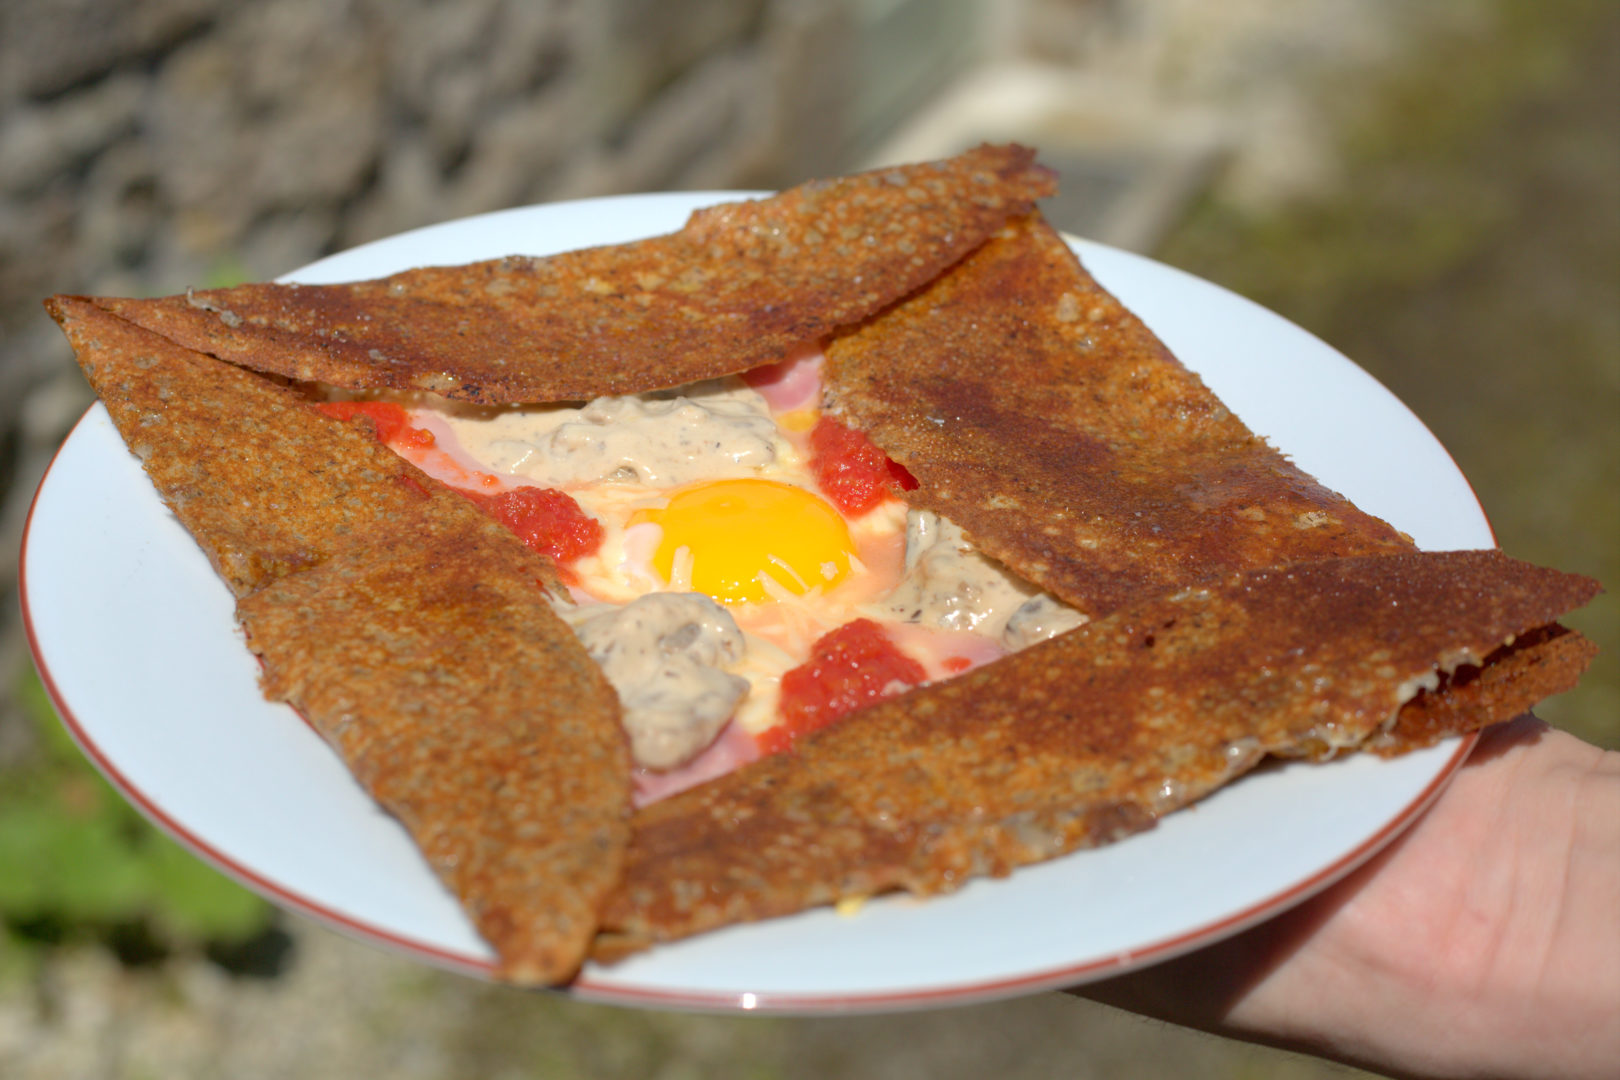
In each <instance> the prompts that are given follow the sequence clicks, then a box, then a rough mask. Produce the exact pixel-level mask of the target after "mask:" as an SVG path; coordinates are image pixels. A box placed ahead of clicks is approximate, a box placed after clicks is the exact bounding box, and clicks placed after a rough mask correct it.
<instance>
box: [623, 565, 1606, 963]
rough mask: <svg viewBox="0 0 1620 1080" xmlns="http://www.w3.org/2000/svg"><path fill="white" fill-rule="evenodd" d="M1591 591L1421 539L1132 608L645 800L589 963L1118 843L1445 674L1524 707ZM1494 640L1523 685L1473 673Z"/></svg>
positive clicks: (1418, 700)
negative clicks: (1568, 618) (1388, 550)
mask: <svg viewBox="0 0 1620 1080" xmlns="http://www.w3.org/2000/svg"><path fill="white" fill-rule="evenodd" d="M1595 592H1596V585H1595V583H1594V582H1592V581H1591V580H1590V579H1587V578H1583V577H1580V576H1578V575H1573V574H1563V573H1559V572H1557V571H1553V570H1546V569H1541V568H1538V567H1534V566H1531V565H1529V564H1527V563H1522V562H1517V561H1514V560H1512V559H1509V558H1508V557H1507V556H1504V555H1502V554H1501V553H1499V552H1494V551H1480V552H1439V553H1418V552H1409V553H1402V554H1396V555H1382V556H1366V557H1357V558H1345V559H1328V560H1320V561H1316V562H1309V563H1302V564H1298V565H1295V566H1292V567H1288V568H1285V569H1280V570H1255V571H1248V572H1244V573H1237V574H1228V575H1224V576H1221V577H1219V578H1217V579H1213V580H1210V581H1207V582H1205V583H1203V584H1201V585H1198V586H1196V587H1188V588H1182V589H1179V590H1176V591H1174V592H1170V593H1161V594H1159V595H1158V596H1156V597H1153V598H1150V599H1147V600H1143V601H1137V602H1135V603H1132V604H1129V605H1127V606H1125V607H1123V608H1120V609H1119V610H1117V611H1116V612H1115V613H1114V614H1113V615H1111V616H1109V617H1106V618H1103V619H1099V620H1096V621H1093V622H1091V623H1088V624H1087V625H1085V626H1082V627H1080V628H1079V629H1077V630H1074V631H1071V632H1070V633H1067V634H1064V635H1062V636H1060V637H1057V638H1054V639H1052V640H1050V641H1048V642H1045V643H1043V644H1040V645H1037V646H1034V647H1033V648H1030V649H1028V650H1026V651H1024V652H1020V653H1016V654H1014V655H1012V656H1009V657H1006V658H1004V659H1002V660H999V661H997V662H996V663H994V664H992V665H989V666H987V667H984V668H980V669H977V670H975V671H973V672H969V673H968V674H966V675H963V676H959V677H957V678H954V679H951V680H949V681H947V682H943V683H936V684H934V685H931V686H927V687H924V688H922V689H919V690H915V691H912V692H910V693H908V694H905V695H903V696H900V697H897V698H892V699H889V700H888V701H885V702H882V703H880V704H877V705H875V706H872V707H870V708H868V709H866V710H864V711H863V712H861V713H860V714H858V716H857V717H854V718H851V719H850V720H847V721H845V722H844V723H842V724H840V725H837V726H834V727H832V728H828V729H824V730H823V731H822V732H819V733H817V734H816V735H815V736H812V737H811V738H809V739H807V740H804V741H803V742H801V743H800V744H799V747H798V749H797V750H796V751H795V752H791V753H786V754H779V755H776V756H773V757H769V758H766V759H763V760H761V761H759V762H756V763H754V764H753V765H751V766H748V767H746V768H744V769H742V770H739V771H737V772H735V773H731V774H729V775H727V776H724V777H721V778H720V779H718V780H715V781H713V782H711V783H709V784H706V785H704V786H701V787H697V788H693V789H691V790H689V791H687V792H683V793H681V794H679V795H676V796H675V797H673V798H671V799H668V800H666V801H664V802H659V803H655V804H653V805H651V806H649V807H646V808H644V809H643V810H641V811H640V812H639V813H638V814H637V816H636V819H635V836H634V839H633V841H632V843H631V846H630V854H629V859H628V862H627V864H626V867H625V877H624V882H623V884H622V885H621V887H620V888H619V889H618V891H617V892H616V893H615V894H614V895H613V897H612V898H611V900H610V901H609V903H608V905H607V907H606V909H605V911H604V913H603V928H604V932H603V936H602V938H601V939H600V940H599V941H598V943H597V946H596V953H595V955H596V956H597V957H598V958H600V959H606V960H611V959H615V958H617V957H620V956H623V955H624V954H626V953H628V952H632V951H634V950H636V949H640V948H644V947H646V946H648V945H650V944H653V943H656V942H659V941H667V940H671V939H674V938H679V937H684V936H686V935H689V934H693V933H698V932H701V931H704V930H708V929H713V928H715V927H719V926H724V925H728V924H730V923H735V922H742V921H748V920H754V919H762V918H770V917H774V916H779V915H786V914H789V913H792V912H796V911H800V910H802V909H804V908H807V907H810V906H814V905H820V904H828V903H833V902H836V901H838V900H841V899H845V898H850V897H868V896H872V895H874V894H877V893H882V892H886V891H889V890H895V889H905V890H909V891H911V892H913V893H918V894H931V893H939V892H945V891H949V890H952V889H955V888H957V887H959V886H961V885H962V884H964V883H965V882H966V881H967V880H969V879H970V878H973V877H976V876H981V875H985V874H993V875H1002V874H1006V873H1008V872H1010V871H1011V870H1012V869H1013V868H1014V867H1017V866H1020V865H1023V864H1026V863H1032V862H1037V861H1041V860H1045V859H1050V858H1053V857H1055V856H1057V855H1060V854H1063V853H1064V852H1067V851H1071V850H1074V849H1076V848H1081V847H1088V846H1094V845H1098V844H1104V843H1108V842H1111V841H1114V840H1118V839H1120V838H1122V837H1124V836H1127V835H1130V834H1131V833H1134V832H1137V831H1140V830H1142V829H1145V828H1148V827H1149V826H1151V825H1152V824H1153V823H1154V822H1155V821H1156V820H1157V819H1158V818H1159V817H1161V816H1163V815H1164V814H1166V813H1169V812H1170V811H1172V810H1175V809H1177V808H1179V807H1181V806H1184V805H1186V804H1188V803H1190V802H1192V801H1194V800H1196V799H1198V798H1201V797H1203V796H1204V795H1206V794H1208V793H1209V792H1210V791H1212V790H1214V789H1215V788H1217V787H1219V786H1220V785H1222V784H1224V783H1226V782H1228V781H1230V780H1232V779H1233V778H1235V777H1236V776H1239V775H1241V774H1242V773H1244V772H1245V771H1247V770H1248V769H1250V768H1252V767H1253V766H1254V765H1255V764H1256V763H1258V762H1259V761H1260V760H1261V759H1262V758H1263V757H1265V756H1266V755H1268V754H1270V755H1279V756H1300V755H1304V756H1311V757H1320V756H1325V755H1327V754H1328V753H1331V752H1332V750H1333V749H1335V748H1353V747H1356V746H1359V745H1361V744H1363V743H1364V742H1366V741H1367V740H1368V739H1371V738H1375V737H1389V738H1399V736H1398V735H1395V734H1391V733H1394V732H1398V731H1399V726H1400V725H1399V721H1398V719H1397V717H1398V715H1399V714H1400V713H1402V712H1405V711H1406V710H1408V709H1412V708H1418V709H1422V708H1423V704H1422V703H1423V702H1424V701H1425V700H1426V699H1427V698H1429V697H1431V696H1432V695H1434V694H1437V693H1446V692H1447V691H1448V689H1449V690H1450V692H1453V693H1455V694H1461V695H1465V696H1467V697H1468V699H1469V702H1470V706H1471V707H1470V708H1469V709H1467V710H1460V711H1459V710H1452V711H1451V712H1449V713H1447V714H1446V715H1447V716H1449V717H1450V718H1451V721H1449V723H1451V725H1452V726H1451V728H1450V730H1456V728H1457V727H1458V726H1460V725H1462V724H1465V725H1467V726H1470V727H1472V726H1478V725H1480V724H1485V723H1490V722H1493V721H1495V720H1502V719H1507V718H1509V717H1512V716H1514V715H1517V713H1518V712H1519V711H1521V710H1522V708H1523V707H1524V705H1525V701H1526V700H1527V697H1526V693H1527V692H1528V693H1530V694H1534V695H1535V696H1541V695H1545V694H1548V693H1554V692H1557V691H1559V690H1562V689H1567V688H1568V687H1569V686H1571V685H1573V683H1574V681H1575V679H1576V678H1577V677H1578V675H1579V673H1580V671H1581V669H1582V668H1584V666H1585V664H1586V661H1587V659H1588V658H1589V656H1590V654H1591V652H1592V647H1591V645H1590V643H1587V642H1585V641H1584V640H1583V639H1580V638H1579V637H1578V636H1577V635H1574V634H1572V633H1569V632H1568V631H1563V630H1562V629H1561V628H1557V627H1556V626H1554V625H1553V620H1554V619H1556V618H1557V617H1558V616H1559V615H1560V614H1562V613H1563V612H1565V611H1567V610H1569V609H1570V608H1572V607H1575V606H1578V605H1579V604H1582V603H1585V602H1586V600H1588V599H1589V598H1590V597H1591V596H1592V595H1593V594H1594V593H1595ZM1538 628H1546V629H1538ZM1527 633H1528V634H1529V637H1528V640H1526V638H1525V635H1526V634H1527ZM1488 656H1489V657H1491V658H1492V659H1493V660H1495V661H1496V662H1498V663H1500V664H1501V665H1502V667H1503V668H1504V669H1512V670H1513V671H1515V672H1517V674H1518V677H1519V679H1522V680H1523V682H1522V684H1520V685H1516V686H1514V687H1513V688H1511V689H1507V690H1506V691H1505V692H1503V691H1504V687H1508V686H1511V685H1512V684H1514V683H1515V681H1516V680H1514V679H1507V680H1492V679H1490V678H1481V677H1480V675H1479V672H1478V671H1477V670H1473V669H1472V668H1470V667H1469V666H1467V665H1473V664H1477V663H1478V662H1480V661H1482V660H1484V659H1485V658H1486V657H1488ZM1532 683H1533V684H1534V685H1533V688H1532V687H1531V686H1530V685H1529V684H1532ZM1403 705H1404V706H1405V708H1403ZM1432 719H1433V715H1432V714H1428V715H1426V716H1425V717H1424V721H1425V722H1426V721H1429V720H1432ZM1429 733H1431V734H1432V733H1433V732H1432V731H1431V732H1429Z"/></svg>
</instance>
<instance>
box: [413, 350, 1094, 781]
mask: <svg viewBox="0 0 1620 1080" xmlns="http://www.w3.org/2000/svg"><path fill="white" fill-rule="evenodd" d="M821 363H822V357H821V353H820V351H819V350H818V349H815V348H805V349H802V350H800V351H799V352H797V353H796V354H795V355H794V356H791V357H789V358H788V359H787V360H786V361H784V362H782V363H781V364H778V365H775V366H774V367H771V368H764V369H759V370H757V371H755V372H750V373H749V374H748V376H747V377H746V381H745V379H744V378H737V377H733V378H726V379H716V380H711V381H708V382H703V383H696V384H692V385H689V386H684V387H680V388H678V389H674V390H667V391H659V392H655V393H648V394H637V395H631V396H626V397H604V398H597V399H596V400H594V401H591V402H588V403H586V404H583V405H545V406H523V407H510V408H489V407H478V406H469V405H463V404H460V403H453V402H447V401H443V400H440V399H433V400H432V401H426V400H424V399H422V398H420V397H416V398H412V399H410V400H402V401H401V404H403V405H404V406H405V408H406V411H407V415H408V416H409V419H410V424H411V425H413V426H414V427H415V428H416V429H418V430H419V431H425V432H427V433H430V434H431V438H427V437H425V436H419V437H417V438H414V439H406V440H390V445H391V446H392V447H393V448H394V449H395V450H396V452H398V453H400V454H401V455H403V456H404V457H406V458H407V459H408V460H410V461H411V462H412V463H413V464H415V465H417V466H418V467H419V468H421V469H422V470H423V471H424V472H426V473H428V474H429V475H431V476H433V477H435V478H436V479H439V480H441V481H443V482H445V483H447V484H449V485H450V486H452V487H456V488H459V489H462V490H466V491H476V492H478V493H479V494H481V495H489V494H492V493H498V492H499V491H501V490H507V489H510V488H514V487H520V486H532V487H540V488H553V489H557V490H560V491H563V492H565V493H567V494H568V495H569V496H571V497H572V498H573V499H574V500H575V501H576V502H577V503H578V504H579V506H580V508H581V509H582V510H583V511H584V513H585V514H586V515H588V516H590V517H591V518H594V519H595V520H596V521H597V522H599V523H600V525H601V527H602V542H601V544H600V546H599V547H598V548H597V549H596V550H595V551H594V552H593V553H590V554H587V555H584V556H582V557H579V558H576V559H574V560H572V561H570V562H568V563H566V564H565V569H566V570H567V571H568V572H569V574H570V579H571V582H572V584H571V586H570V588H571V592H572V598H571V600H572V602H567V601H564V602H557V603H555V605H554V606H555V607H556V610H557V613H558V614H559V615H560V616H561V617H562V618H563V619H564V621H566V622H567V623H568V624H569V625H570V626H571V627H572V628H573V629H574V631H575V632H576V633H577V634H578V635H579V637H580V640H581V641H582V642H583V643H584V644H585V646H586V648H587V650H588V651H589V652H590V654H591V656H592V658H593V659H595V660H596V661H597V662H598V663H599V664H600V665H601V666H602V669H603V671H604V672H605V673H606V675H607V678H608V681H609V682H611V683H612V684H613V686H614V688H615V689H616V690H617V691H618V693H619V697H620V700H621V703H622V705H623V723H624V727H625V730H626V733H627V735H628V736H629V741H630V747H631V752H632V756H633V757H634V759H635V762H636V766H637V769H636V772H637V777H636V798H637V802H638V803H640V804H644V803H646V802H650V801H652V800H654V799H657V798H662V797H664V796H665V795H669V794H673V793H674V792H675V791H678V790H681V789H682V788H685V787H689V786H691V785H693V784H696V783H699V782H702V781H703V780H706V779H709V778H711V777H713V776H717V775H719V774H721V773H723V772H726V771H729V770H730V769H733V768H736V767H737V766H738V765H740V764H743V763H745V762H746V761H749V760H752V759H753V758H756V757H758V756H760V754H761V753H762V751H761V749H760V745H759V740H760V737H761V736H762V735H764V734H765V733H766V732H768V731H770V730H771V729H772V728H774V727H776V726H777V725H778V724H779V723H780V722H781V719H782V713H781V710H780V709H779V704H780V698H781V685H782V679H783V676H784V675H785V674H787V673H788V672H789V671H790V670H792V669H794V668H796V667H799V666H800V665H803V664H805V663H806V661H807V659H808V658H809V657H810V656H811V654H812V650H813V648H814V646H815V645H816V643H817V642H818V640H820V639H822V637H823V636H824V635H826V634H828V633H829V632H831V631H834V630H837V629H838V628H839V627H842V626H845V625H846V624H848V623H850V622H851V621H853V620H856V619H869V620H872V621H873V622H874V623H876V624H877V625H878V627H880V628H881V630H882V634H883V636H884V637H886V638H887V639H888V642H889V643H892V645H893V646H894V647H895V648H897V649H898V650H899V652H900V653H901V654H903V655H904V656H905V657H908V658H910V659H911V660H912V661H915V663H916V664H917V665H920V667H921V670H922V671H923V672H924V673H925V677H924V679H923V680H922V681H935V680H938V679H942V678H948V677H950V676H951V675H954V674H958V673H960V672H962V671H966V670H968V669H969V668H971V667H976V666H978V665H980V664H984V663H987V662H989V661H991V660H994V659H996V658H998V657H1000V656H1002V655H1005V654H1006V653H1007V652H1010V651H1015V650H1017V649H1021V648H1024V647H1026V646H1028V645H1031V644H1034V643H1035V642H1037V641H1041V640H1044V639H1046V638H1049V637H1052V636H1054V635H1056V634H1058V633H1061V632H1062V631H1064V630H1067V629H1070V628H1071V627H1074V626H1077V625H1079V624H1080V623H1082V622H1084V621H1085V616H1084V615H1082V614H1080V613H1079V612H1076V611H1075V610H1074V609H1072V608H1069V607H1067V606H1065V605H1063V604H1062V603H1060V602H1058V601H1056V600H1054V599H1053V598H1052V597H1050V596H1048V595H1046V594H1045V593H1041V592H1039V591H1038V590H1037V589H1036V588H1035V587H1034V586H1032V585H1030V584H1028V583H1026V582H1024V581H1021V580H1019V579H1018V578H1017V577H1015V576H1013V575H1012V574H1010V573H1009V572H1008V571H1007V570H1006V569H1005V568H1004V567H1002V566H1001V565H1000V564H999V563H997V562H994V561H993V560H991V559H988V558H986V557H985V556H983V555H980V554H978V553H976V552H975V551H974V550H973V548H972V546H971V545H970V544H969V543H968V542H967V541H966V539H965V538H964V537H963V535H962V532H961V530H960V529H958V528H956V526H954V525H952V524H951V523H950V522H949V521H947V520H945V519H943V518H940V517H938V516H937V515H935V514H933V513H930V512H928V511H919V510H908V509H907V508H906V506H905V504H904V503H903V502H901V501H900V500H899V498H898V497H896V496H895V495H893V494H892V493H890V494H884V495H883V496H882V497H881V498H880V499H879V500H878V501H877V502H876V505H875V506H872V507H871V508H870V509H865V510H864V512H858V513H853V514H846V513H844V512H842V511H840V510H839V509H838V508H837V506H836V505H835V502H836V501H837V500H831V501H830V500H829V499H828V497H827V496H826V494H825V493H824V492H823V491H822V490H820V488H819V487H818V485H817V482H816V479H815V474H814V473H813V472H812V469H811V467H810V466H811V459H812V456H813V451H812V450H811V447H810V445H809V443H810V432H811V430H812V429H813V428H814V427H815V425H816V422H817V419H818V408H817V407H818V405H819V402H820V400H821V380H820V369H821ZM911 685H912V683H909V682H905V681H891V682H890V683H889V684H888V685H885V686H883V687H882V688H881V690H880V691H878V693H879V694H880V695H882V696H886V695H887V694H890V693H898V692H902V691H904V690H906V689H909V688H910V686H911Z"/></svg>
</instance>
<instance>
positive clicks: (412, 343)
mask: <svg viewBox="0 0 1620 1080" xmlns="http://www.w3.org/2000/svg"><path fill="white" fill-rule="evenodd" d="M1053 190H1054V188H1053V182H1052V178H1051V174H1050V173H1049V172H1048V171H1047V170H1045V169H1044V168H1041V167H1039V166H1037V165H1035V164H1034V152H1033V151H1031V150H1027V149H1025V148H1023V147H1017V146H1001V147H992V146H985V147H980V148H979V149H977V150H973V151H969V152H968V153H966V154H963V155H961V156H959V157H956V158H952V159H949V160H947V161H943V162H938V163H930V164H923V165H909V166H904V167H896V168H891V169H883V170H879V171H877V172H871V173H864V174H860V175H857V176H852V177H845V178H842V179H838V180H828V181H816V182H812V183H808V184H804V185H801V186H799V187H796V188H793V189H792V190H790V191H787V192H784V193H783V194H781V195H777V196H774V197H772V198H769V199H762V200H758V201H753V202H740V203H730V204H727V205H724V206H716V207H712V208H710V209H706V210H701V211H698V212H697V213H696V214H694V215H693V216H692V219H691V221H690V222H689V223H688V224H687V226H686V228H684V229H682V230H681V231H680V232H678V233H673V234H671V235H668V236H662V237H656V238H654V239H651V240H643V241H639V242H636V243H633V244H623V245H618V246H614V247H599V248H589V249H585V250H582V251H573V252H567V253H564V254H561V255H555V256H550V257H548V258H524V257H511V258H506V259H497V260H493V261H490V262H481V263H473V264H471V265H469V266H455V267H436V268H428V269H419V270H409V271H406V272H404V273H401V274H395V275H393V276H392V277H388V278H383V279H381V280H378V281H368V282H360V283H356V284H352V285H303V286H294V285H273V284H264V285H243V286H240V287H237V288H233V289H220V290H211V291H206V292H195V293H188V294H187V295H185V296H171V297H165V298H163V299H157V300H112V299H98V300H97V301H96V303H98V304H101V305H102V306H104V307H106V308H107V309H108V310H110V311H113V312H115V313H116V314H118V315H120V316H121V317H123V318H125V319H128V320H129V321H131V322H134V323H137V324H138V325H141V326H144V327H147V328H148V329H151V330H153V331H156V332H157V333H160V334H162V335H164V336H165V337H168V338H170V339H172V340H174V341H176V342H178V343H180V344H182V345H185V346H187V347H189V348H192V349H196V350H198V351H199V352H204V353H208V354H210V355H213V356H217V357H221V358H223V359H226V360H230V361H232V362H233V363H237V364H241V365H243V366H246V367H250V368H255V369H258V370H261V371H268V372H274V373H276V374H280V375H285V376H289V377H292V378H296V379H300V380H315V381H320V382H325V383H331V384H333V385H337V386H344V387H349V388H353V389H395V390H431V391H434V392H436V393H439V394H443V395H445V396H447V397H452V398H460V399H464V400H468V401H479V402H485V403H491V404H499V403H508V402H528V401H563V400H575V399H585V398H591V397H597V396H600V395H603V394H625V393H633V392H637V391H642V390H651V389H658V388H663V387H670V386H679V385H682V384H684V383H689V382H693V381H695V380H698V379H706V378H712V377H714V376H718V375H729V374H733V373H735V372H738V371H743V370H746V369H748V368H750V367H755V366H757V365H760V364H766V363H771V362H774V361H777V360H780V359H782V358H783V356H785V355H786V353H787V351H788V350H789V349H791V348H793V347H794V346H797V345H800V344H802V343H803V342H806V341H811V340H815V339H817V338H819V337H822V336H824V335H826V334H828V333H831V332H832V331H833V330H834V329H836V328H837V327H840V326H845V325H849V324H852V323H855V322H857V321H859V320H860V319H862V318H864V317H866V316H867V315H870V314H871V313H872V312H874V311H876V310H878V309H879V308H880V307H882V306H884V305H885V304H888V303H890V302H891V301H893V300H895V299H897V298H898V297H901V296H904V295H905V294H906V293H908V292H910V291H911V290H913V289H915V288H917V287H918V286H920V285H922V284H923V283H925V282H927V281H929V280H931V279H932V278H934V277H935V276H937V275H938V274H939V273H940V271H942V270H944V269H945V268H946V267H947V266H949V265H951V264H952V263H954V262H956V261H957V260H958V259H960V258H961V257H962V256H963V255H965V254H966V253H967V252H969V251H971V250H973V249H974V248H975V247H977V246H978V245H979V244H980V243H982V242H983V241H984V239H985V237H987V236H988V235H990V233H992V232H994V231H995V230H996V229H998V228H1000V227H1001V226H1002V224H1003V223H1005V222H1006V221H1007V220H1008V219H1009V218H1010V217H1013V216H1016V215H1019V214H1022V213H1025V212H1027V211H1028V210H1029V209H1030V208H1031V206H1032V205H1033V200H1034V199H1036V198H1038V197H1040V196H1043V195H1049V194H1051V193H1052V191H1053Z"/></svg>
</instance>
